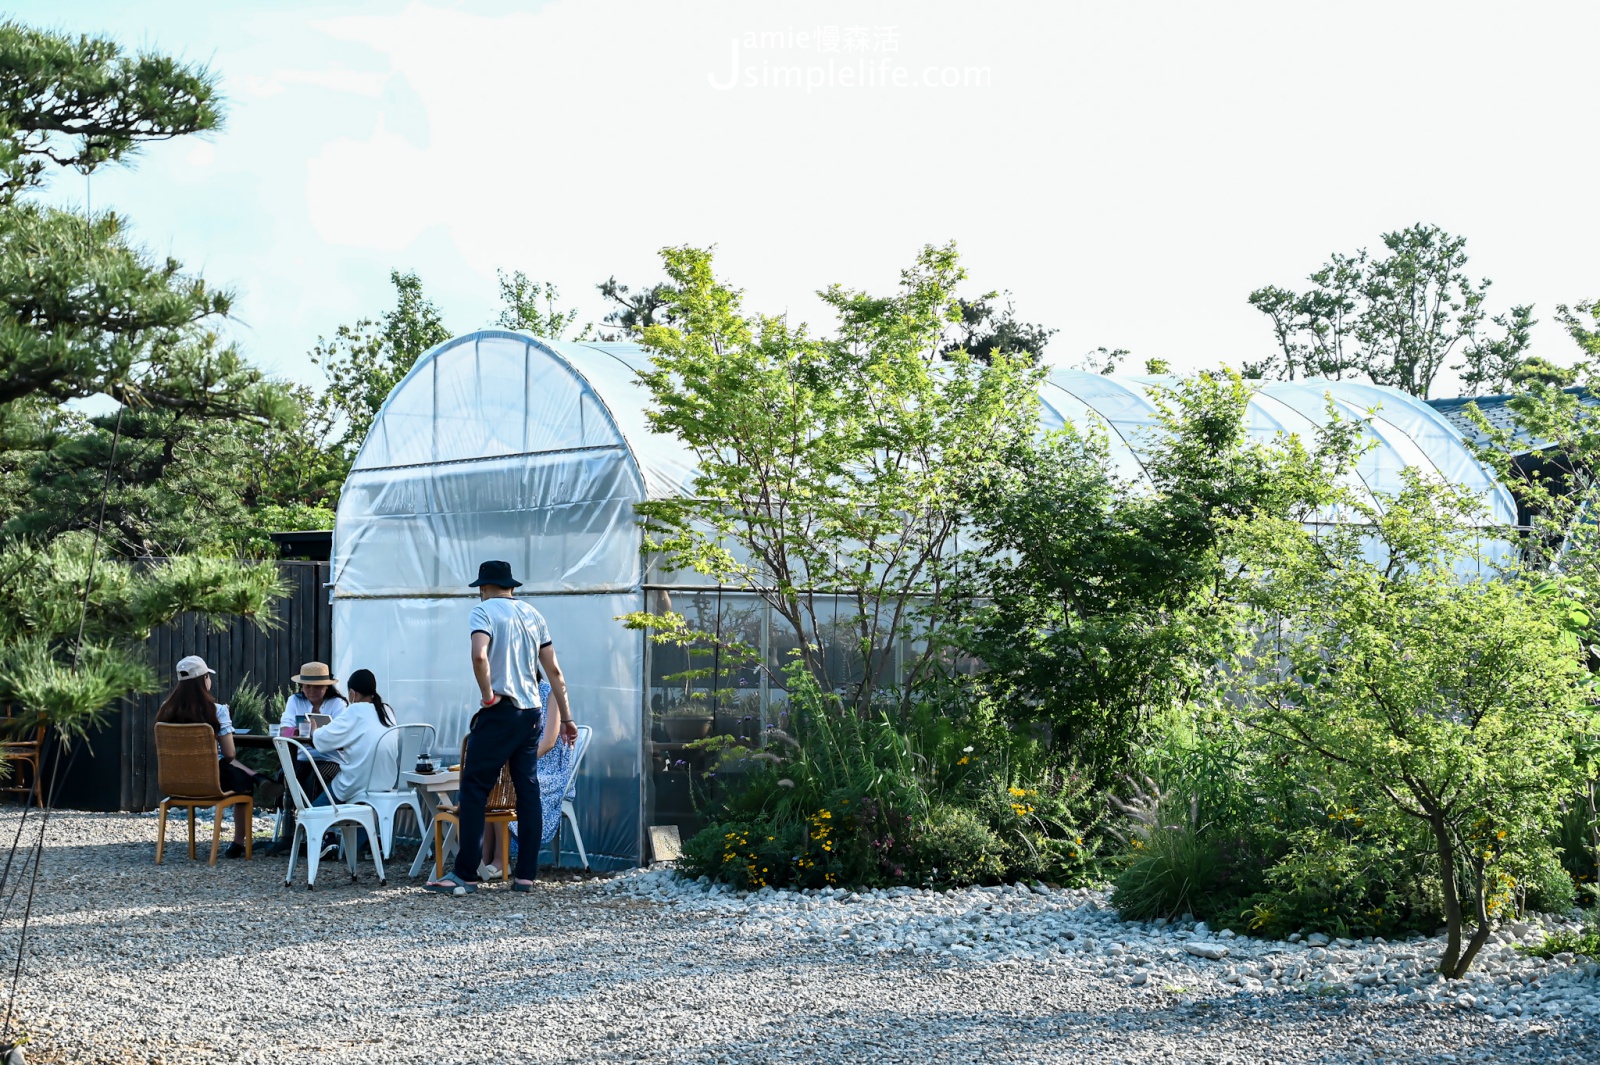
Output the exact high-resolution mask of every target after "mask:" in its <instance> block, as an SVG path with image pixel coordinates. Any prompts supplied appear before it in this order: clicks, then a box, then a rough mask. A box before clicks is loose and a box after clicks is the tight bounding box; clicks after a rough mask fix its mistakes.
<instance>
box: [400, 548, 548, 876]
mask: <svg viewBox="0 0 1600 1065" xmlns="http://www.w3.org/2000/svg"><path fill="white" fill-rule="evenodd" d="M521 586H522V582H521V581H519V580H517V579H516V578H514V577H513V576H512V575H511V563H509V562H485V563H483V564H482V565H480V566H479V567H478V579H477V580H475V581H473V582H472V584H471V587H473V588H476V589H478V598H479V603H478V606H477V607H476V609H474V610H473V611H472V620H471V628H472V672H473V675H474V676H475V677H477V680H478V694H479V696H480V698H481V705H480V708H479V710H478V712H477V714H475V715H474V716H473V718H472V726H471V729H470V730H469V732H468V733H467V750H466V755H465V757H464V758H463V759H462V762H461V805H460V807H459V810H458V816H459V817H460V821H461V823H460V825H459V827H458V829H457V832H458V835H459V838H460V841H461V849H460V850H459V851H458V852H457V853H456V861H455V866H454V867H453V868H452V869H451V870H450V871H449V872H448V873H446V874H444V876H442V877H440V878H438V879H437V880H430V881H428V883H427V884H426V885H424V886H425V887H426V888H427V889H428V890H429V891H437V892H441V893H443V894H448V895H470V894H471V893H473V892H474V891H476V890H478V859H479V858H480V857H481V855H482V849H483V818H484V808H485V806H486V805H487V803H488V801H489V793H490V792H491V791H493V790H494V784H495V781H496V780H498V779H499V777H500V768H501V767H502V766H505V765H507V764H509V765H510V767H511V780H512V783H513V784H514V785H515V786H516V790H517V838H518V839H521V840H528V841H532V843H531V845H528V844H525V845H523V846H521V847H518V848H517V870H516V877H515V879H514V880H512V882H511V889H512V890H513V891H528V890H531V889H532V887H533V878H534V875H535V874H536V873H537V872H538V865H539V846H538V840H540V839H541V838H543V835H544V833H543V827H544V826H543V815H542V813H541V809H540V802H539V778H538V776H537V773H536V767H537V765H538V761H539V749H540V748H541V747H544V749H546V750H548V749H549V748H550V747H553V746H555V743H556V740H557V737H558V736H559V738H560V739H561V740H562V741H564V742H566V743H573V742H575V741H576V740H577V738H578V728H577V726H576V725H574V724H573V723H572V711H571V709H570V708H569V707H568V705H567V683H566V680H565V678H563V677H562V675H561V666H560V664H558V663H557V662H556V652H555V648H554V647H553V646H552V645H551V641H550V627H549V626H548V625H546V624H545V620H544V617H543V615H541V614H540V613H539V612H538V611H537V610H535V609H534V608H533V607H532V605H530V604H529V603H527V602H524V601H522V600H520V599H517V598H516V597H515V595H514V594H513V589H515V588H520V587H521ZM540 666H543V668H544V673H545V676H547V677H548V678H549V679H550V702H552V703H554V704H555V706H554V710H555V713H550V712H549V710H550V709H551V708H548V707H541V705H540V699H539V667H540ZM502 860H503V859H502Z"/></svg>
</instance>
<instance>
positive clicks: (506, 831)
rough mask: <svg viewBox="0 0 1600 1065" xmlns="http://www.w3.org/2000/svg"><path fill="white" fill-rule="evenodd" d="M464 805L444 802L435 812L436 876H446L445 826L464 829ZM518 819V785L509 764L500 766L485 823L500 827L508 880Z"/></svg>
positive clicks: (463, 748)
mask: <svg viewBox="0 0 1600 1065" xmlns="http://www.w3.org/2000/svg"><path fill="white" fill-rule="evenodd" d="M466 764H467V741H466V740H465V739H463V740H462V741H461V765H462V767H463V768H465V767H466ZM459 811H460V807H457V806H451V805H443V806H440V807H439V809H438V810H437V811H436V812H435V813H434V815H433V878H434V879H435V880H437V879H439V878H440V877H441V876H443V875H444V826H445V825H449V826H451V829H452V831H457V832H459V831H460V830H461V818H460V816H458V815H459ZM516 819H517V787H516V785H515V784H513V783H512V782H511V769H510V767H509V766H504V765H503V766H501V767H500V779H499V780H496V781H495V782H494V790H493V791H491V792H490V793H489V804H488V807H487V808H486V809H485V810H484V814H483V823H484V824H486V825H498V826H499V836H498V839H499V842H498V844H497V849H496V852H495V853H497V854H498V855H499V857H500V879H501V880H508V879H510V877H511V862H510V861H509V860H508V857H509V855H510V854H511V822H513V821H515V820H516Z"/></svg>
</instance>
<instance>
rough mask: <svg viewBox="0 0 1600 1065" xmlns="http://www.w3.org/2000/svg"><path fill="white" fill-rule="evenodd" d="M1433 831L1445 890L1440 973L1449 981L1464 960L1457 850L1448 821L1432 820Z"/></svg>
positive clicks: (1441, 819) (1430, 820) (1442, 884)
mask: <svg viewBox="0 0 1600 1065" xmlns="http://www.w3.org/2000/svg"><path fill="white" fill-rule="evenodd" d="M1428 825H1429V827H1430V828H1432V829H1433V839H1434V844H1435V845H1436V846H1437V847H1438V850H1439V880H1440V884H1441V886H1442V887H1443V888H1444V926H1445V943H1444V957H1443V958H1441V959H1440V960H1439V971H1440V972H1441V973H1443V974H1444V975H1445V977H1446V978H1447V979H1452V980H1453V979H1455V972H1456V964H1457V962H1458V961H1459V959H1460V957H1461V898H1460V896H1459V895H1457V894H1456V849H1455V845H1454V844H1453V843H1452V842H1451V840H1450V830H1449V829H1448V828H1447V827H1445V823H1444V818H1442V817H1437V816H1436V817H1433V818H1430V819H1429V821H1428Z"/></svg>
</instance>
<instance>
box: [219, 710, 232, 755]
mask: <svg viewBox="0 0 1600 1065" xmlns="http://www.w3.org/2000/svg"><path fill="white" fill-rule="evenodd" d="M231 735H233V715H232V714H230V713H228V704H227V703H218V704H217V757H218V758H221V757H222V756H223V755H222V737H223V736H231Z"/></svg>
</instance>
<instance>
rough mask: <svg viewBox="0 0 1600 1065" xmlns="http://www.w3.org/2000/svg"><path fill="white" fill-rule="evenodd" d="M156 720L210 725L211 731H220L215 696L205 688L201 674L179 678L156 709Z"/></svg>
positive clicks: (169, 722) (180, 723)
mask: <svg viewBox="0 0 1600 1065" xmlns="http://www.w3.org/2000/svg"><path fill="white" fill-rule="evenodd" d="M156 720H157V721H160V722H162V723H164V724H173V725H210V726H211V731H212V732H217V733H220V732H221V731H222V722H221V721H220V720H218V719H217V700H216V697H215V696H213V695H212V694H211V692H210V691H209V690H208V689H207V688H206V678H205V677H203V676H202V677H190V678H189V679H188V680H180V681H179V682H178V686H177V687H175V688H173V689H172V694H170V695H168V696H167V698H166V701H165V702H163V703H162V704H161V708H160V709H159V710H157V711H156Z"/></svg>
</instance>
